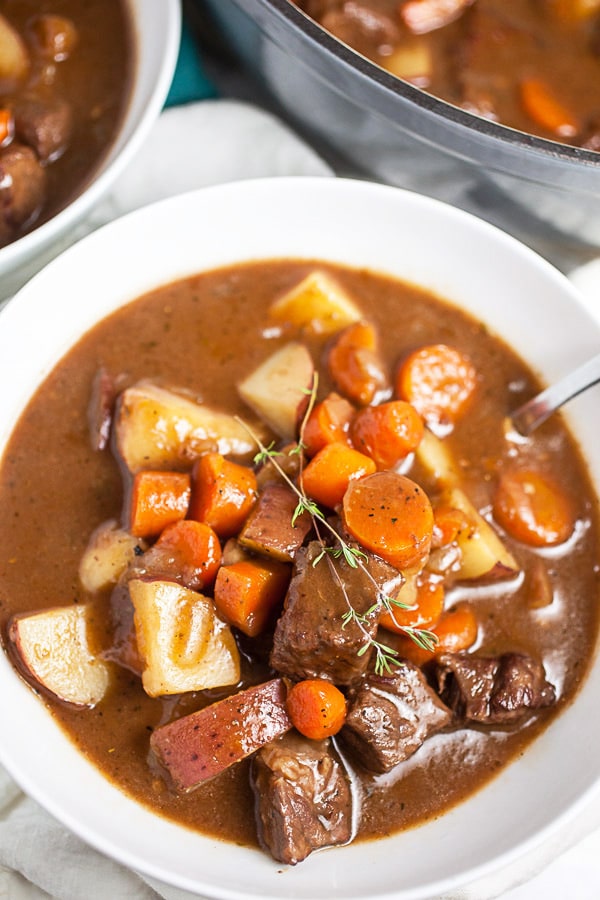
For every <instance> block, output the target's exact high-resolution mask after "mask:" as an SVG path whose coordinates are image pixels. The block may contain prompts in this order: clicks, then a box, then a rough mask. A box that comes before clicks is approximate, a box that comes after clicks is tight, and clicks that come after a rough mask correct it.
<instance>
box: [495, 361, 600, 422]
mask: <svg viewBox="0 0 600 900" xmlns="http://www.w3.org/2000/svg"><path fill="white" fill-rule="evenodd" d="M598 382H600V353H599V354H598V355H597V356H593V357H592V358H591V359H589V360H588V361H587V362H586V363H583V365H581V366H579V367H578V368H577V369H575V371H574V372H571V373H570V374H569V375H565V377H564V378H561V379H560V381H557V382H556V384H552V385H550V387H548V388H546V389H545V390H543V391H542V392H541V393H540V394H537V396H535V397H532V399H531V400H528V401H527V403H524V404H523V405H522V406H520V407H519V408H518V409H516V410H515V411H514V412H513V414H512V416H511V417H510V421H511V424H512V426H513V428H514V429H515V430H516V431H518V432H519V434H522V435H523V436H524V437H527V435H529V434H531V432H532V431H534V429H536V428H537V427H538V425H541V424H542V422H545V421H546V419H547V418H549V417H550V416H551V415H552V413H554V412H556V410H557V409H559V408H560V407H561V406H562V405H563V403H566V402H567V400H571V399H572V398H573V397H576V396H577V395H578V394H581V393H582V392H583V391H585V390H587V388H589V387H592V385H594V384H598Z"/></svg>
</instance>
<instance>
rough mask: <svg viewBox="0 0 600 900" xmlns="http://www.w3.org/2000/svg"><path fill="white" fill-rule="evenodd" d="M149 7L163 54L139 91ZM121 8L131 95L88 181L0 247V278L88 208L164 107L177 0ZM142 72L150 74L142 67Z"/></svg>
mask: <svg viewBox="0 0 600 900" xmlns="http://www.w3.org/2000/svg"><path fill="white" fill-rule="evenodd" d="M140 4H142V5H140ZM150 4H153V5H154V9H153V11H152V14H153V15H154V16H156V15H160V16H161V19H162V26H161V28H160V30H157V34H160V36H161V43H162V46H163V52H162V55H161V58H160V60H159V61H158V62H157V64H156V65H154V64H153V66H152V71H153V72H154V78H153V83H152V85H151V87H150V89H149V90H148V89H146V90H144V91H142V89H141V86H140V84H139V82H138V79H137V76H136V73H137V71H138V70H139V68H140V65H141V64H142V63H145V64H146V66H148V63H147V61H146V60H144V59H143V54H141V53H140V49H141V45H140V35H139V30H140V29H139V22H138V19H139V16H140V14H141V11H142V9H143V6H144V5H150ZM126 8H127V10H126V11H127V15H128V18H129V20H130V21H129V24H130V28H131V31H132V41H133V45H134V51H135V58H134V71H133V76H132V90H131V95H130V97H129V100H128V102H127V106H126V108H125V110H124V112H123V115H122V121H121V125H120V127H119V129H118V131H117V133H116V135H115V138H114V140H113V142H112V144H111V146H109V147H108V149H107V151H106V153H105V155H104V157H103V158H102V159H101V161H100V163H99V165H98V167H97V169H96V170H95V171H94V172H93V173H92V176H91V180H89V181H88V182H86V184H84V186H83V188H82V190H81V192H80V193H79V194H77V196H76V197H75V198H74V199H73V200H72V201H71V203H69V204H68V205H67V206H65V207H63V208H62V209H60V210H59V211H58V212H57V213H56V214H55V215H54V216H52V217H51V218H50V219H48V220H47V221H45V222H43V223H42V224H41V225H39V226H38V227H36V228H33V229H32V231H29V232H27V234H24V235H23V237H20V238H18V239H17V240H16V241H11V243H10V244H6V245H5V246H4V247H2V248H0V274H1V273H2V272H7V274H12V272H13V270H14V269H15V268H16V267H17V266H18V265H19V264H21V263H23V262H26V261H29V260H31V259H33V257H34V255H35V252H39V253H41V252H42V251H43V250H44V249H45V248H47V247H48V246H49V245H50V244H52V243H53V242H55V241H57V240H58V239H59V238H60V237H61V236H62V235H63V234H64V233H65V232H66V231H67V230H68V229H69V227H70V226H73V225H75V224H76V223H77V222H79V221H80V220H81V219H82V218H83V216H84V215H85V213H86V212H88V211H89V210H91V208H92V207H93V206H94V205H95V204H96V203H97V202H98V201H99V200H100V198H101V197H102V196H103V195H104V194H105V193H106V192H107V190H108V189H109V187H110V185H111V184H113V182H114V181H115V180H116V179H117V177H118V176H119V175H120V174H121V172H122V171H123V170H124V168H125V166H126V165H127V164H128V162H129V161H130V160H131V159H132V158H133V156H134V155H135V153H136V152H137V150H138V148H139V147H140V146H141V144H142V143H143V141H144V140H145V139H146V136H147V134H148V132H149V131H150V128H151V127H152V125H153V124H154V121H155V120H156V118H157V117H158V115H159V113H160V111H161V109H162V107H163V105H164V102H165V100H166V98H167V95H168V92H169V88H170V85H171V81H172V79H173V74H174V72H175V66H176V63H177V55H178V52H179V42H180V39H181V29H182V13H181V0H126ZM148 71H150V70H149V69H148ZM136 105H137V106H138V107H139V108H140V111H139V113H137V123H136V124H135V127H134V128H133V130H132V131H131V134H129V136H127V132H128V130H129V129H130V128H131V125H132V123H133V121H135V120H132V121H131V122H130V116H131V111H132V110H133V109H134V107H135V106H136Z"/></svg>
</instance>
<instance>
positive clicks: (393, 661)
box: [239, 373, 437, 675]
mask: <svg viewBox="0 0 600 900" xmlns="http://www.w3.org/2000/svg"><path fill="white" fill-rule="evenodd" d="M317 387H318V375H317V373H315V375H314V378H313V384H312V386H311V388H309V389H307V391H306V393H307V394H308V396H309V401H308V404H307V407H306V410H305V413H304V416H303V419H302V423H301V425H300V440H299V441H298V443H297V444H296V445H295V446H294V447H292V448H291V449H290V450H288V452H287V455H288V456H292V455H298V454H301V453H302V451H303V450H304V449H305V444H304V442H303V440H302V436H303V433H304V428H305V425H306V422H307V421H308V417H309V416H310V413H311V412H312V410H313V408H314V405H315V402H316V396H317ZM239 421H240V422H241V424H243V425H244V427H246V429H247V430H248V432H249V433H250V434H251V436H252V438H253V439H254V441H255V442H256V444H257V446H258V448H259V451H258V453H256V454H255V456H254V463H255V464H256V465H258V464H260V463H265V462H267V461H270V462H271V463H272V464H273V466H274V468H275V469H276V471H277V473H278V474H279V476H280V477H281V478H282V479H283V480H284V481H285V482H286V484H287V485H288V486H289V487H290V488H291V490H292V491H293V492H294V494H295V495H296V497H297V498H298V503H297V506H296V508H295V510H294V512H293V514H292V520H291V521H292V525H294V524H295V522H296V521H297V520H298V518H299V517H300V516H301V515H303V513H307V514H308V515H310V516H311V518H312V520H313V526H314V528H315V532H316V535H317V539H318V541H319V543H320V545H321V551H320V552H319V553H318V554H317V556H316V557H315V558H314V560H313V562H312V565H313V566H316V565H318V563H319V562H321V560H323V559H327V562H328V563H329V565H330V568H331V571H332V574H333V576H334V577H335V578H336V580H337V581H338V584H339V585H340V589H341V591H342V594H343V596H344V599H345V601H346V603H347V605H348V611H347V612H346V613H344V615H343V616H342V620H341V621H342V628H346V627H347V626H348V625H350V624H351V623H353V624H354V625H356V626H357V627H358V628H359V630H360V631H361V632H362V634H363V635H364V638H365V641H364V643H363V645H362V646H361V648H360V649H359V650H358V655H359V656H364V654H365V653H366V652H367V651H368V650H369V649H371V648H372V649H373V651H374V653H375V672H376V674H377V675H383V674H390V673H391V672H392V671H393V668H394V666H399V665H402V660H401V659H400V658H399V654H398V651H397V650H395V649H394V648H393V647H389V646H388V645H386V644H383V643H382V642H380V641H378V640H377V639H376V638H375V637H373V635H372V634H371V632H370V630H369V624H370V618H371V616H372V615H373V613H375V612H376V611H377V610H378V609H379V607H380V606H383V607H384V609H385V610H386V611H387V612H388V613H390V614H391V616H392V617H394V609H411V608H412V606H411V604H408V603H404V602H403V601H402V600H399V599H398V598H396V597H390V596H388V595H387V594H386V593H385V592H384V591H382V590H381V588H380V586H379V585H378V584H377V582H376V581H375V579H374V577H373V576H372V575H371V573H370V572H369V570H368V569H367V567H366V565H365V561H366V560H368V556H367V554H366V553H365V552H364V550H361V549H360V548H359V547H353V546H351V545H350V544H349V543H347V541H345V540H344V538H343V537H342V536H341V534H339V532H338V531H337V530H336V528H335V527H334V526H333V525H332V524H331V522H330V521H329V520H328V519H327V518H326V516H325V514H324V513H323V511H322V509H321V508H320V506H319V505H318V503H315V501H314V500H312V499H311V498H310V497H308V495H307V494H306V492H305V491H304V489H303V487H302V478H300V479H299V481H300V487H299V486H298V485H297V484H296V482H295V481H294V480H293V479H292V478H290V476H289V475H288V473H287V472H286V471H285V469H284V467H283V466H282V465H281V464H280V462H279V458H280V457H282V456H284V455H286V454H284V453H283V451H281V450H277V449H275V442H274V441H272V442H271V443H270V444H269V445H268V446H265V445H264V444H263V443H262V441H261V440H260V438H259V437H258V436H257V435H256V434H254V432H253V431H252V429H250V428H249V427H248V425H247V424H246V423H245V422H242V420H241V419H240V420H239ZM320 527H324V528H325V529H326V530H327V531H329V533H330V534H331V535H332V536H333V538H334V540H335V542H336V544H335V546H330V545H329V544H327V543H326V542H325V539H324V538H323V537H322V535H321V531H320ZM336 559H343V560H344V561H345V563H346V564H347V565H348V566H350V567H351V568H353V569H356V568H360V569H361V571H362V572H363V573H364V574H365V575H366V576H367V578H368V579H369V580H370V581H371V583H372V584H373V585H374V586H375V588H376V590H377V600H376V602H375V603H374V604H373V605H372V606H371V607H370V608H369V609H367V610H366V612H364V613H359V612H357V610H356V609H355V608H354V607H353V606H352V603H351V601H350V598H349V597H348V592H347V590H346V586H345V584H344V583H343V581H342V579H341V577H340V574H339V572H338V570H337V568H336V567H335V566H334V565H333V560H336ZM397 624H398V627H399V628H400V630H401V631H402V632H403V633H404V634H406V635H407V636H408V637H410V638H411V639H412V640H413V641H414V642H415V644H416V645H417V646H418V647H420V648H421V649H423V650H427V651H431V650H433V649H434V648H435V645H436V644H437V636H436V635H435V634H434V633H433V632H431V631H428V630H427V629H421V628H414V627H412V626H404V625H400V624H399V623H397Z"/></svg>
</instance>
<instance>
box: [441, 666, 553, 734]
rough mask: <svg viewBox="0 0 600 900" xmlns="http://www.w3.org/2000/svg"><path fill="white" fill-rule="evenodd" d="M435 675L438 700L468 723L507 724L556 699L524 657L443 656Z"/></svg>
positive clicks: (540, 670) (540, 671) (542, 676)
mask: <svg viewBox="0 0 600 900" xmlns="http://www.w3.org/2000/svg"><path fill="white" fill-rule="evenodd" d="M436 676H437V681H438V686H439V692H440V696H441V697H442V699H443V700H444V701H445V702H446V703H447V704H448V706H449V707H450V708H451V709H453V710H454V713H455V715H456V716H457V717H458V718H459V719H463V720H466V721H470V722H477V723H480V724H489V725H510V724H512V723H513V722H517V721H519V719H522V718H524V717H525V716H526V715H527V714H528V713H529V712H531V711H533V710H536V709H540V708H542V707H545V706H551V705H552V704H553V703H554V702H555V700H556V693H555V690H554V687H553V685H552V684H550V682H548V681H547V680H546V674H545V672H544V667H543V666H542V664H541V663H539V662H537V661H536V660H534V659H532V658H531V657H530V656H526V655H525V654H520V653H505V654H504V655H503V656H499V657H477V656H470V655H469V654H465V655H462V654H459V653H444V654H442V655H441V656H440V657H439V658H438V660H437V665H436Z"/></svg>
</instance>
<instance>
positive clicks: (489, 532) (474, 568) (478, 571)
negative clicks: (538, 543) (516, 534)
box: [444, 487, 519, 581]
mask: <svg viewBox="0 0 600 900" xmlns="http://www.w3.org/2000/svg"><path fill="white" fill-rule="evenodd" d="M444 501H445V503H446V504H447V505H448V506H450V507H454V508H455V509H460V510H461V512H463V513H464V514H465V516H466V518H467V520H468V523H469V525H468V527H467V528H463V529H461V530H460V532H459V534H458V537H457V543H458V546H459V548H460V551H461V557H462V559H461V563H460V569H459V572H458V577H459V578H460V579H466V580H469V581H470V580H473V579H490V580H494V579H496V578H508V577H512V576H513V575H516V574H517V572H518V571H519V565H518V563H517V562H516V560H515V558H514V557H513V555H512V553H510V551H509V550H508V548H507V547H506V546H505V545H504V544H503V542H502V541H501V539H500V537H499V535H498V534H497V533H496V532H495V531H494V529H493V528H492V526H491V525H490V524H489V523H488V522H486V520H485V519H484V518H483V516H482V515H481V514H480V513H479V512H478V511H477V510H476V509H475V507H474V506H473V504H472V503H471V501H470V500H469V498H468V497H467V495H466V494H465V493H464V492H463V491H462V490H460V488H456V487H454V488H452V489H451V490H449V491H448V492H447V494H446V495H445V497H444Z"/></svg>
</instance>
